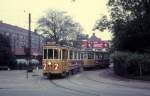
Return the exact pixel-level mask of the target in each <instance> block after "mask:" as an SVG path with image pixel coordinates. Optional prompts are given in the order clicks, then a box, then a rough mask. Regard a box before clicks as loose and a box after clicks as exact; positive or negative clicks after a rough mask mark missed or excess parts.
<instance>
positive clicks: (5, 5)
mask: <svg viewBox="0 0 150 96" xmlns="http://www.w3.org/2000/svg"><path fill="white" fill-rule="evenodd" d="M106 3H107V0H0V20H1V21H3V22H4V23H8V24H12V25H15V26H19V27H23V28H25V29H28V13H31V19H32V23H31V25H32V30H34V29H35V28H36V25H37V21H38V19H39V18H40V17H42V16H44V15H45V14H46V12H47V10H49V9H56V10H61V11H65V12H67V15H70V16H71V17H72V18H73V20H74V21H75V22H78V23H80V24H81V26H82V27H83V32H82V33H84V34H89V36H91V35H92V34H93V33H95V34H96V36H97V37H99V38H101V39H103V40H111V38H112V36H111V33H110V32H108V31H104V32H100V31H98V30H96V31H92V28H93V26H94V24H95V22H96V20H97V19H99V18H101V17H102V15H108V10H107V6H106Z"/></svg>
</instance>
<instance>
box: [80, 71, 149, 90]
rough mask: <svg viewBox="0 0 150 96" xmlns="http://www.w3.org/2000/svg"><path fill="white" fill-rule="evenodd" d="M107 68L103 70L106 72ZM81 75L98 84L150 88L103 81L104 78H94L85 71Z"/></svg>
mask: <svg viewBox="0 0 150 96" xmlns="http://www.w3.org/2000/svg"><path fill="white" fill-rule="evenodd" d="M108 70H109V69H107V70H105V71H107V72H108ZM98 76H99V75H98ZM82 77H85V78H86V79H87V80H89V81H92V82H96V83H99V84H106V85H113V86H121V87H127V88H137V89H145V90H150V89H148V88H145V87H137V86H132V85H130V84H123V83H121V84H119V83H117V82H114V83H113V82H109V81H105V80H101V81H100V80H95V79H93V78H92V77H90V76H89V74H87V73H84V74H82Z"/></svg>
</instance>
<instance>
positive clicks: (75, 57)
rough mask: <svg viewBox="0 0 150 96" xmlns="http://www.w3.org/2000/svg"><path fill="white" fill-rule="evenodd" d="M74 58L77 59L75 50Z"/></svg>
mask: <svg viewBox="0 0 150 96" xmlns="http://www.w3.org/2000/svg"><path fill="white" fill-rule="evenodd" d="M74 59H77V52H76V51H74Z"/></svg>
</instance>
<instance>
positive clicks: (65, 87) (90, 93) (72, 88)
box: [50, 79, 101, 96]
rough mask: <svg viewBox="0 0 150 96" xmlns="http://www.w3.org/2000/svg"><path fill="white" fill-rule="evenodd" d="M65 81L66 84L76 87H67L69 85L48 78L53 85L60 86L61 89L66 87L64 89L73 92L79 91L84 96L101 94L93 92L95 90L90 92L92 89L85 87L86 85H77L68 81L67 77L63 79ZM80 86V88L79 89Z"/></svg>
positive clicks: (98, 95)
mask: <svg viewBox="0 0 150 96" xmlns="http://www.w3.org/2000/svg"><path fill="white" fill-rule="evenodd" d="M65 80H66V82H67V83H68V84H71V85H72V86H74V87H77V88H74V87H69V86H66V85H63V84H59V83H58V82H57V81H56V80H50V82H51V83H52V84H53V85H55V86H56V87H58V88H62V89H66V90H69V91H73V92H77V93H79V94H80V95H85V96H101V95H100V94H98V93H95V92H92V91H94V90H90V91H89V89H88V88H87V87H86V86H81V85H80V86H79V85H77V84H75V83H73V82H70V81H69V79H65ZM81 87H82V90H81Z"/></svg>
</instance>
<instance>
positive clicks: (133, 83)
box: [86, 67, 150, 90]
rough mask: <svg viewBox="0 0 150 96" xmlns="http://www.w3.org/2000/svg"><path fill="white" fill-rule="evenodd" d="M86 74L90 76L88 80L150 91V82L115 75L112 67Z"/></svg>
mask: <svg viewBox="0 0 150 96" xmlns="http://www.w3.org/2000/svg"><path fill="white" fill-rule="evenodd" d="M86 74H88V75H87V78H88V79H91V80H94V81H96V82H102V83H106V84H113V85H119V86H127V87H133V88H140V89H148V90H150V81H143V80H134V79H128V78H125V77H121V76H118V75H115V74H114V72H113V68H112V67H111V68H107V69H102V70H97V71H87V73H86ZM93 74H94V75H93Z"/></svg>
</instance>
